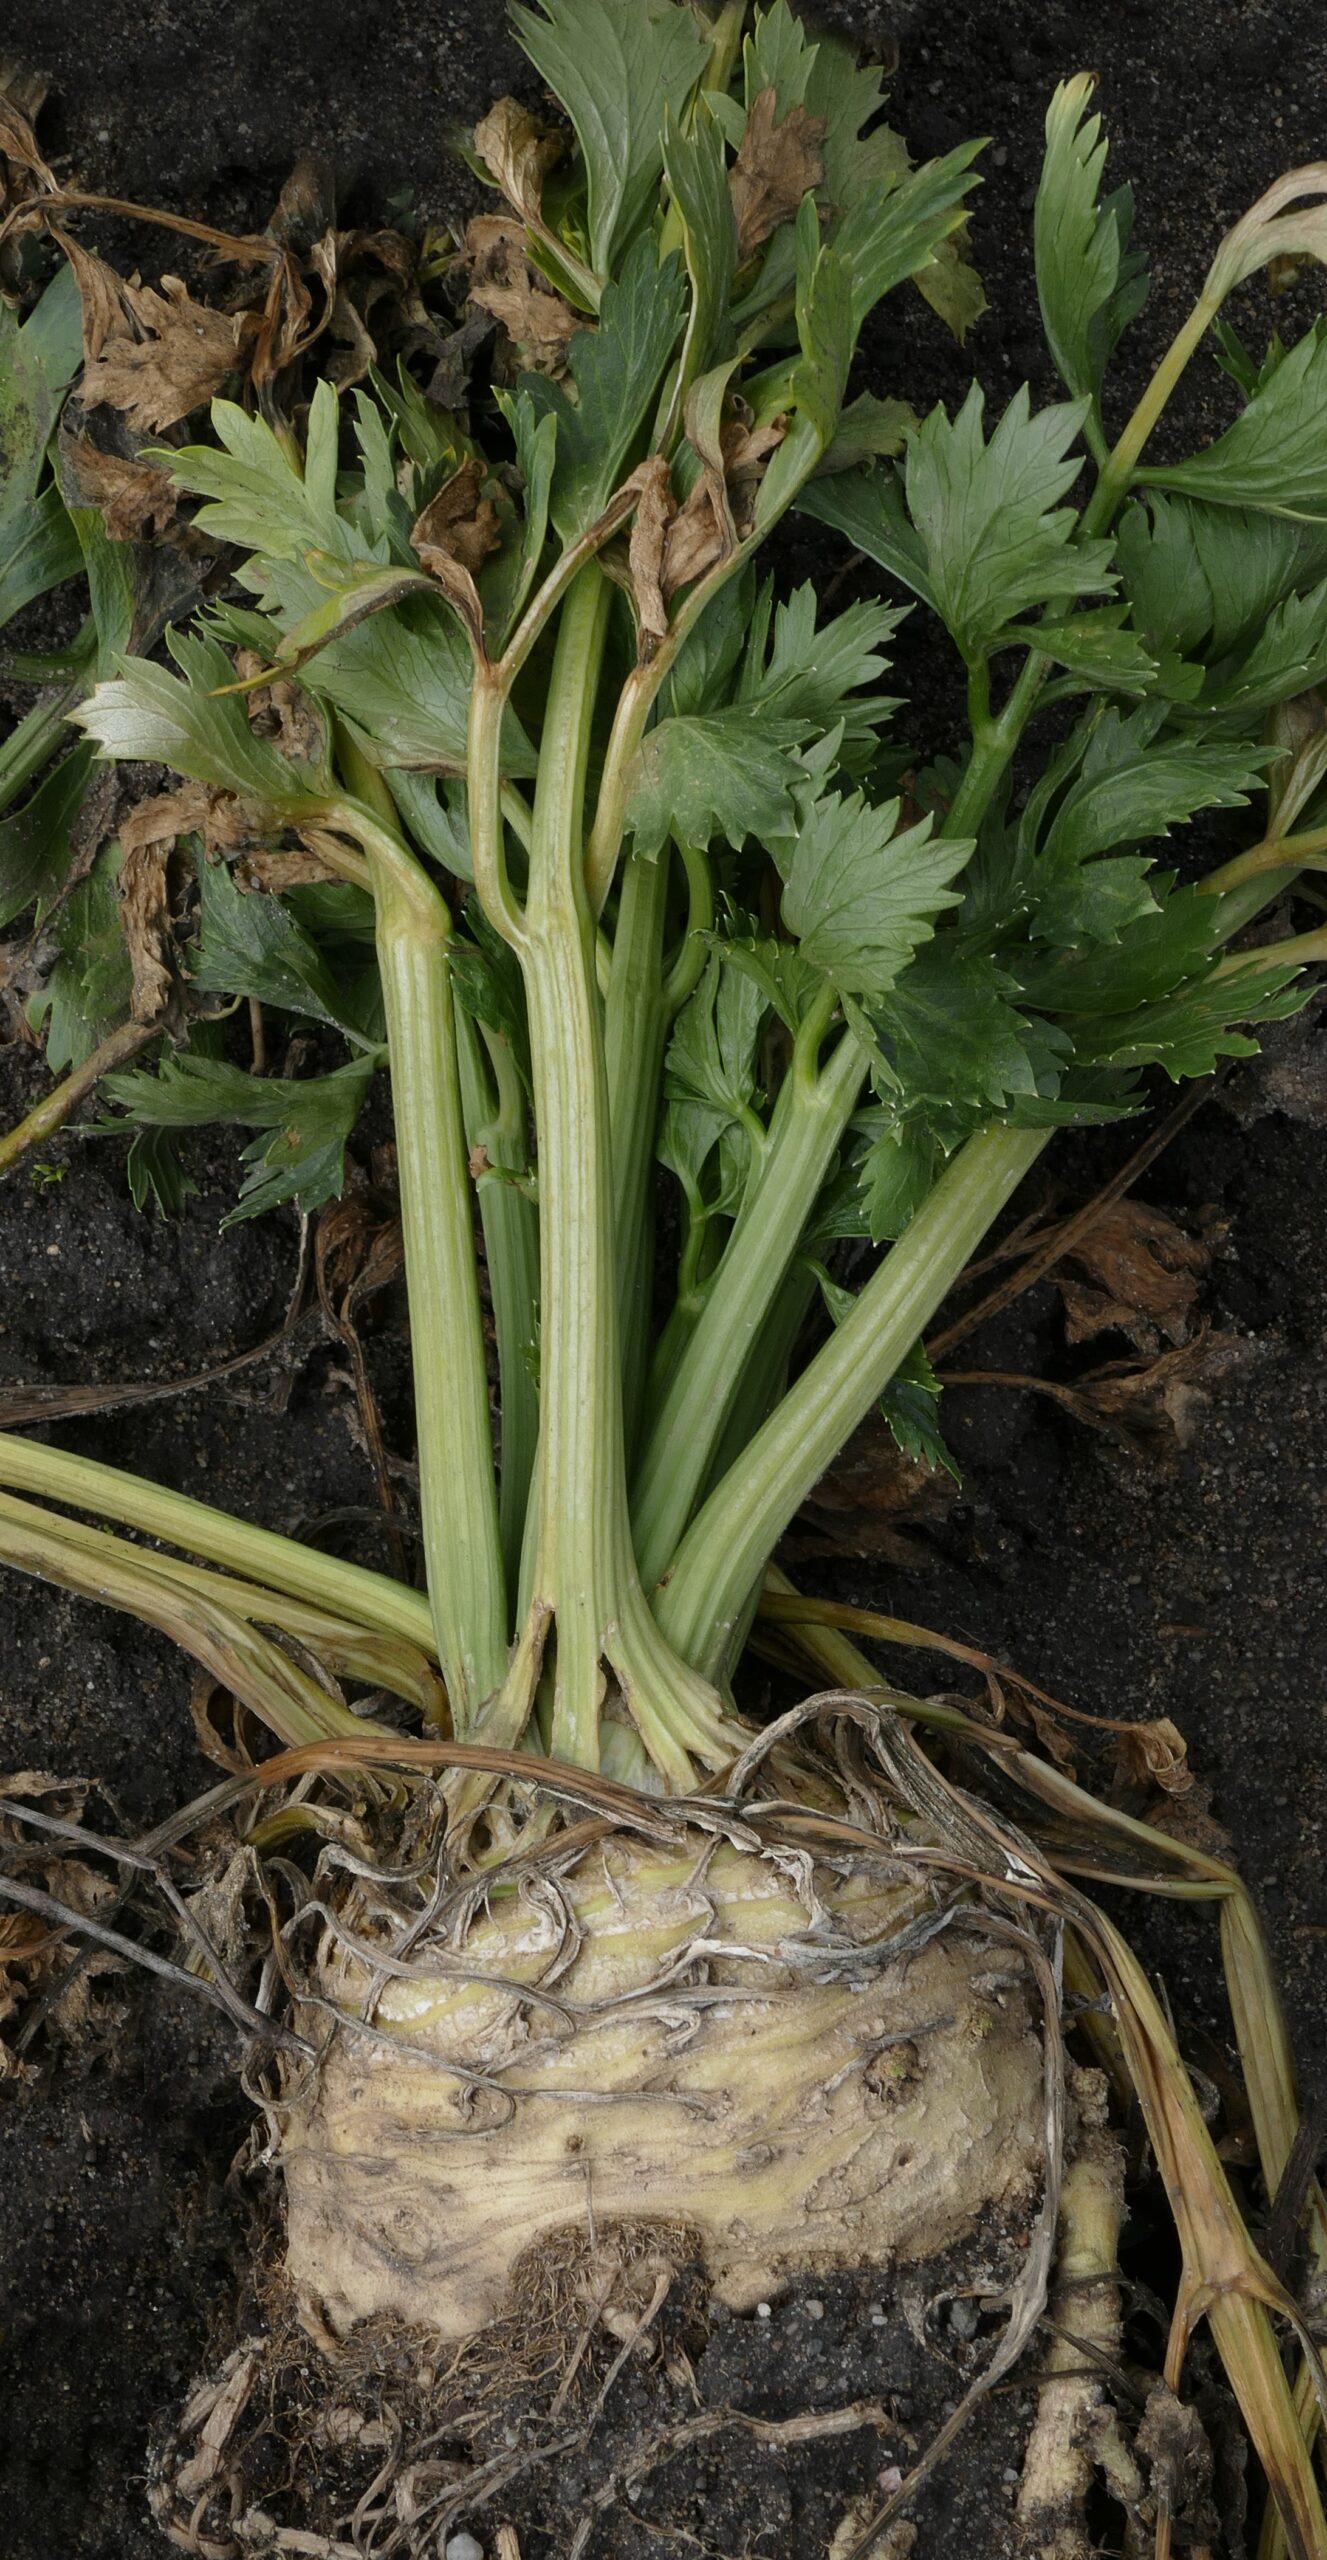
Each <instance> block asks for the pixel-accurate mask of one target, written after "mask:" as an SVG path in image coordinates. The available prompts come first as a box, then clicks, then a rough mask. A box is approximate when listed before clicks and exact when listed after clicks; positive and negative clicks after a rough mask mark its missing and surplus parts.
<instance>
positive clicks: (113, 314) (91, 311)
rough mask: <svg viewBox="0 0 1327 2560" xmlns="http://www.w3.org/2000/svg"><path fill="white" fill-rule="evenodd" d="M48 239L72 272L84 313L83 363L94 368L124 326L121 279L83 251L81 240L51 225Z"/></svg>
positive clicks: (111, 269) (99, 260) (110, 269)
mask: <svg viewBox="0 0 1327 2560" xmlns="http://www.w3.org/2000/svg"><path fill="white" fill-rule="evenodd" d="M51 238H52V239H53V240H56V241H58V243H59V245H60V247H61V248H62V249H63V251H64V253H65V256H66V257H67V259H68V260H69V263H70V266H71V267H72V268H73V270H74V280H75V282H76V284H77V286H78V297H79V301H80V303H81V305H82V311H83V362H84V364H85V365H89V364H95V362H96V360H97V358H98V356H99V355H100V354H101V351H102V348H103V347H104V346H105V344H106V341H107V339H108V338H110V337H113V336H115V334H116V333H117V332H118V331H119V330H120V329H122V328H123V326H124V306H123V304H122V302H121V300H120V279H119V277H118V276H117V274H116V272H115V269H114V267H108V266H107V264H106V261H105V259H104V258H99V257H98V256H97V254H96V251H95V250H94V249H85V248H84V246H83V243H82V241H81V240H75V239H74V238H73V236H72V234H71V233H69V232H67V231H62V230H61V229H60V228H59V225H58V224H57V223H52V224H51Z"/></svg>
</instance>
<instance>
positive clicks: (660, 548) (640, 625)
mask: <svg viewBox="0 0 1327 2560" xmlns="http://www.w3.org/2000/svg"><path fill="white" fill-rule="evenodd" d="M634 477H635V480H636V483H637V486H638V487H639V490H640V496H639V498H638V499H637V501H636V512H635V514H634V516H633V517H632V520H631V541H630V545H629V548H628V553H627V562H628V567H629V569H630V572H631V591H632V594H633V596H634V597H635V601H636V628H637V635H638V638H637V648H638V654H639V656H640V658H641V660H642V662H644V661H645V660H646V659H649V658H652V657H653V656H654V653H655V650H656V649H657V648H658V646H659V643H660V641H661V640H662V639H663V638H664V636H665V634H666V632H667V629H668V607H667V604H666V603H665V601H664V590H663V575H664V553H665V548H666V541H667V534H668V527H669V522H670V519H671V518H672V516H673V514H674V511H675V510H674V505H673V492H672V482H671V476H670V473H669V469H668V464H667V461H666V459H665V457H664V455H663V454H661V453H652V454H650V455H649V456H648V458H647V459H646V460H645V461H644V462H642V464H641V466H640V469H639V470H638V471H637V472H636V473H635V474H634Z"/></svg>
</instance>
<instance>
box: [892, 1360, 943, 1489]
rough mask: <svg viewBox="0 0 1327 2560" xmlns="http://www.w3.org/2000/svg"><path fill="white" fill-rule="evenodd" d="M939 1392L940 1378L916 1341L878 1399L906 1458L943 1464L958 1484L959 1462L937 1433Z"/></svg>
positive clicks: (938, 1431)
mask: <svg viewBox="0 0 1327 2560" xmlns="http://www.w3.org/2000/svg"><path fill="white" fill-rule="evenodd" d="M940 1394H941V1388H940V1381H939V1379H938V1378H937V1376H936V1374H935V1371H934V1369H933V1368H932V1367H931V1364H930V1361H929V1360H928V1359H927V1357H926V1351H925V1347H924V1345H923V1344H922V1343H920V1342H915V1343H914V1344H913V1346H912V1349H911V1351H910V1352H909V1353H908V1356H907V1359H906V1360H904V1361H903V1362H902V1364H901V1365H900V1367H899V1368H897V1369H896V1370H895V1372H894V1375H893V1377H892V1378H891V1379H890V1382H889V1385H888V1386H887V1387H886V1389H885V1392H884V1394H883V1395H882V1397H881V1399H880V1410H881V1412H882V1414H883V1415H884V1417H885V1420H886V1422H887V1423H888V1424H889V1428H890V1431H891V1432H892V1434H893V1437H894V1441H895V1444H896V1446H897V1447H898V1448H900V1449H901V1450H902V1451H903V1454H904V1456H905V1458H915V1459H916V1460H917V1463H918V1465H919V1466H923V1467H943V1469H944V1471H945V1473H946V1475H950V1476H952V1477H953V1479H954V1482H955V1484H961V1483H962V1481H963V1479H962V1476H961V1475H960V1473H959V1470H958V1461H957V1460H956V1458H955V1457H954V1455H953V1452H952V1451H951V1450H949V1449H947V1448H946V1446H945V1443H944V1441H943V1439H942V1437H941V1434H940V1425H939V1421H938V1419H937V1417H938V1414H939V1410H940Z"/></svg>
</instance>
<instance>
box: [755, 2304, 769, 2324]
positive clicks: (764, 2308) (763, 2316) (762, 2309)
mask: <svg viewBox="0 0 1327 2560" xmlns="http://www.w3.org/2000/svg"><path fill="white" fill-rule="evenodd" d="M769 2316H770V2307H769V2304H768V2303H767V2302H758V2303H757V2304H756V2318H757V2320H768V2318H769Z"/></svg>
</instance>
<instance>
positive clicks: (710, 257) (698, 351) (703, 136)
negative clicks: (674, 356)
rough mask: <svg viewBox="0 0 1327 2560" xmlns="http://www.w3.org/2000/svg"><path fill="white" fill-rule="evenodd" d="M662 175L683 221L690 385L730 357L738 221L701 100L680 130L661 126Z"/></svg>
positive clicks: (719, 147)
mask: <svg viewBox="0 0 1327 2560" xmlns="http://www.w3.org/2000/svg"><path fill="white" fill-rule="evenodd" d="M664 173H665V176H666V177H667V180H668V185H669V189H670V191H671V194H672V197H673V201H674V203H675V204H676V206H677V210H678V213H679V215H680V216H681V222H682V245H683V253H684V256H685V259H686V269H687V274H688V276H689V278H690V280H691V317H690V319H689V321H688V323H687V336H686V353H685V358H684V371H685V375H686V379H687V381H688V382H693V381H694V380H695V379H696V377H697V375H698V374H702V373H705V372H708V370H709V368H710V367H711V366H712V365H716V364H718V363H720V362H721V361H722V360H723V359H724V358H725V357H726V356H728V355H729V354H730V352H731V339H732V329H731V325H730V322H729V318H728V303H729V297H730V295H731V293H732V286H733V276H734V273H735V270H736V266H737V220H736V216H735V214H734V212H733V200H732V196H731V194H730V193H729V188H728V171H727V167H726V164H725V161H724V151H723V135H722V133H721V132H720V130H719V126H718V124H717V122H716V121H715V118H714V117H713V115H711V114H710V113H709V111H708V106H707V104H706V102H705V101H704V100H703V99H702V100H701V101H700V103H699V104H698V106H697V109H696V112H695V114H694V115H693V117H692V118H691V120H690V123H689V124H688V125H687V126H686V127H685V128H683V129H682V130H681V131H679V130H678V128H677V126H676V125H674V124H673V123H672V122H671V121H670V122H669V123H668V124H667V125H666V126H665V128H664Z"/></svg>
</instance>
